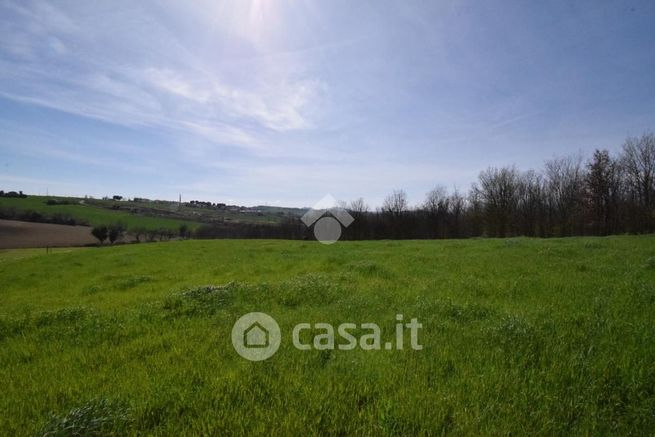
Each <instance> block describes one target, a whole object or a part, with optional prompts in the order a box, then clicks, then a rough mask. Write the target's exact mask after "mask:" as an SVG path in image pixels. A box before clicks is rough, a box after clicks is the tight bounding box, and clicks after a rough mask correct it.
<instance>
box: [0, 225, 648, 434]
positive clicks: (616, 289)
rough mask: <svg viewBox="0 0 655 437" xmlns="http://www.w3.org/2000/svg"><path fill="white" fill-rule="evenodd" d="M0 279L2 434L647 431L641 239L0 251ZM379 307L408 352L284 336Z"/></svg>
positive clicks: (370, 316)
mask: <svg viewBox="0 0 655 437" xmlns="http://www.w3.org/2000/svg"><path fill="white" fill-rule="evenodd" d="M0 284H2V287H1V288H0V363H2V365H1V366H0V386H2V387H3V394H2V396H0V410H1V411H2V412H3V414H2V415H0V429H3V430H4V431H5V432H7V433H8V434H33V433H35V432H39V431H52V430H56V429H60V428H61V427H62V426H64V425H63V424H66V426H78V428H77V429H78V430H82V431H83V432H82V433H88V432H89V431H90V430H92V429H94V428H93V427H100V428H101V429H103V430H104V432H108V431H112V430H113V431H115V432H118V433H127V434H137V433H139V434H161V435H170V434H190V433H193V434H225V433H243V434H245V433H248V434H255V435H268V434H270V430H276V432H277V433H280V434H348V435H350V434H364V435H416V434H442V433H455V434H475V435H478V434H494V435H507V434H513V435H524V434H547V435H551V434H559V435H564V434H566V435H568V434H593V435H599V434H600V435H604V434H622V435H625V434H637V435H639V434H642V435H643V434H649V433H651V432H652V430H653V429H655V415H654V414H653V412H654V411H655V391H654V389H653V387H655V367H654V366H653V363H654V362H655V334H654V331H653V326H654V323H655V286H654V285H653V284H655V238H653V237H651V236H644V237H610V238H571V239H552V240H530V239H510V240H468V241H447V240H446V241H420V242H419V241H405V242H386V241H377V242H340V243H337V244H335V245H333V246H323V245H321V244H318V243H315V242H302V241H262V240H260V241H252V240H251V241H238V240H220V241H174V242H170V243H157V244H143V245H129V246H120V247H105V248H82V249H76V250H68V251H56V252H54V253H51V254H48V255H46V254H45V253H44V251H35V250H28V251H6V252H2V253H0ZM208 284H211V285H214V286H216V288H210V289H206V288H199V287H202V286H205V285H208ZM251 311H263V312H266V313H268V314H270V315H271V316H273V317H274V318H275V319H276V320H277V322H278V323H279V325H280V327H281V330H282V337H283V340H282V345H281V347H280V350H279V351H278V352H277V354H275V355H274V356H273V357H271V358H270V359H268V360H267V361H263V362H250V361H246V360H245V359H243V358H241V357H240V356H238V355H237V354H236V352H235V351H234V350H233V348H232V344H231V340H230V335H231V334H230V333H231V329H232V325H233V324H234V322H235V321H236V320H237V319H238V318H239V317H240V316H241V315H243V314H245V313H247V312H251ZM398 313H400V314H403V315H404V317H405V320H409V319H410V318H414V317H415V318H417V319H418V320H419V321H420V322H421V323H422V324H423V329H422V330H421V331H420V334H419V340H420V343H421V344H422V345H423V346H424V348H423V350H411V349H409V348H406V349H404V350H384V349H382V350H368V351H367V350H361V349H359V348H357V349H355V350H350V351H346V350H332V351H326V350H316V349H312V350H307V351H303V350H298V349H296V348H294V347H293V346H292V344H291V341H290V338H291V337H290V333H291V330H292V328H293V326H295V325H296V324H297V323H300V322H309V323H312V324H313V323H317V322H325V323H330V324H332V325H334V326H336V325H338V324H340V323H342V322H354V323H357V324H361V323H365V322H374V323H377V324H379V325H380V327H381V328H382V339H383V341H387V340H392V339H394V338H395V337H394V335H395V334H394V325H395V316H396V314H398ZM314 332H316V330H315V329H313V330H311V333H314ZM361 333H362V331H361V329H359V328H358V329H357V330H356V334H358V335H359V334H361ZM96 429H97V428H96Z"/></svg>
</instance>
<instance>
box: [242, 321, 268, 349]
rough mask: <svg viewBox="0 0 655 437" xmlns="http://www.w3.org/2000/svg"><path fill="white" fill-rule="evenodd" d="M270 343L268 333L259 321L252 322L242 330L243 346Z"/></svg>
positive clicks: (263, 345)
mask: <svg viewBox="0 0 655 437" xmlns="http://www.w3.org/2000/svg"><path fill="white" fill-rule="evenodd" d="M270 344H271V338H270V334H269V332H268V330H267V329H266V328H265V327H263V326H262V325H261V323H259V322H255V323H253V324H252V325H250V327H249V328H248V329H246V330H245V331H243V345H244V346H245V347H248V348H250V347H269V346H270Z"/></svg>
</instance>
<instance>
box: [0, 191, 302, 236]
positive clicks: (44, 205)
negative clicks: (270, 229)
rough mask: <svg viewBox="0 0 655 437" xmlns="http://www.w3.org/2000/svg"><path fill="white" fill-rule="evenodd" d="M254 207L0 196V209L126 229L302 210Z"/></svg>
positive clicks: (273, 219) (271, 217) (249, 219)
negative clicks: (114, 224)
mask: <svg viewBox="0 0 655 437" xmlns="http://www.w3.org/2000/svg"><path fill="white" fill-rule="evenodd" d="M49 201H50V203H48V202H49ZM258 208H259V209H253V208H250V209H243V210H239V209H237V208H233V209H230V210H227V209H224V210H218V209H216V208H193V207H190V206H189V205H188V204H182V205H179V204H178V203H177V202H168V201H160V200H145V199H141V200H138V201H114V200H101V199H85V198H77V197H53V196H48V197H46V196H29V197H26V198H10V197H0V213H1V212H4V213H5V214H7V213H16V212H18V213H19V214H20V213H26V212H35V213H38V214H40V215H42V216H43V217H46V218H51V217H53V216H55V215H60V216H63V217H69V218H72V219H75V220H76V221H78V224H86V225H90V226H97V225H103V224H104V225H106V224H110V223H122V224H123V225H125V226H126V227H127V229H128V230H130V229H135V228H143V229H146V230H152V229H169V230H173V231H177V230H178V229H179V227H180V225H182V224H185V225H186V226H187V227H188V228H189V229H195V228H197V227H198V226H200V225H201V224H203V223H216V222H220V223H228V224H229V223H256V224H257V223H258V224H267V223H268V224H271V223H278V222H280V221H281V220H282V218H283V217H284V216H285V215H287V214H293V215H299V214H301V212H302V210H299V209H295V208H273V207H258ZM260 209H261V210H260ZM254 211H257V213H255V212H254ZM262 211H263V212H262ZM6 218H14V217H11V216H10V217H6ZM19 219H22V218H19ZM37 221H38V220H37Z"/></svg>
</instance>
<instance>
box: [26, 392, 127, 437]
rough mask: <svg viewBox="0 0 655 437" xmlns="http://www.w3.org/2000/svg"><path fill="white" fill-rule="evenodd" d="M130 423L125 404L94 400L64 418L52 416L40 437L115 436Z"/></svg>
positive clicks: (76, 408)
mask: <svg viewBox="0 0 655 437" xmlns="http://www.w3.org/2000/svg"><path fill="white" fill-rule="evenodd" d="M130 422H131V418H130V411H129V409H128V408H127V407H126V406H125V405H124V404H122V403H119V402H115V401H110V400H108V399H94V400H91V401H89V402H87V403H85V404H84V405H81V406H79V407H75V408H73V409H72V410H70V411H69V412H68V413H66V414H65V415H64V416H56V415H55V414H51V417H50V420H49V421H48V422H47V423H46V424H45V426H44V427H43V429H42V430H41V432H40V433H39V435H42V436H44V437H45V436H82V435H84V436H103V435H114V434H121V433H122V432H124V431H125V430H126V429H127V427H128V425H129V423H130Z"/></svg>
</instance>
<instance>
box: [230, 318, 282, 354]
mask: <svg viewBox="0 0 655 437" xmlns="http://www.w3.org/2000/svg"><path fill="white" fill-rule="evenodd" d="M281 340H282V336H281V334H280V327H279V326H278V324H277V322H276V321H275V319H274V318H273V317H271V316H269V315H268V314H266V313H248V314H246V315H244V316H241V317H240V318H239V320H237V321H236V323H235V324H234V326H233V327H232V346H234V350H235V351H237V353H238V354H239V355H241V356H242V357H243V358H245V359H247V360H250V361H262V360H265V359H267V358H270V357H271V356H273V354H275V352H277V350H278V348H279V347H280V342H281Z"/></svg>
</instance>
